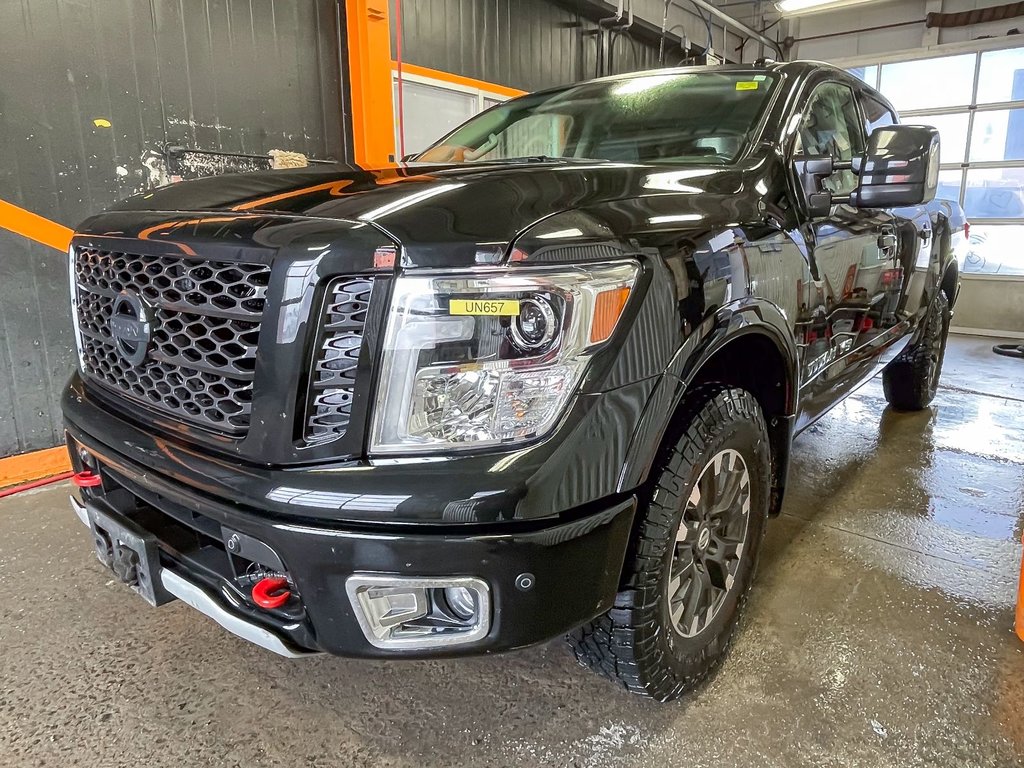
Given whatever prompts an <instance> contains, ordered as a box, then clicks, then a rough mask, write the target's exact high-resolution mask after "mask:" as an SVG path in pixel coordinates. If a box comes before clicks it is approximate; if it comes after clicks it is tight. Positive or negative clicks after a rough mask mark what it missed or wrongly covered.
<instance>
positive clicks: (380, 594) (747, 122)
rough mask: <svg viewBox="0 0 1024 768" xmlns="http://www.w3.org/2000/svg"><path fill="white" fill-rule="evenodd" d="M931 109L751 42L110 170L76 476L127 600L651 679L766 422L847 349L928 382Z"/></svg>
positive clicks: (710, 615)
mask: <svg viewBox="0 0 1024 768" xmlns="http://www.w3.org/2000/svg"><path fill="white" fill-rule="evenodd" d="M381 129H382V130H385V127H383V126H382V127H381ZM938 141H939V139H938V135H937V133H936V132H935V130H934V129H932V128H927V127H916V126H907V125H902V124H900V123H899V120H898V117H897V115H896V112H895V110H894V109H893V108H892V106H891V105H890V104H889V102H887V101H886V99H885V98H884V97H882V96H881V95H880V94H879V93H877V92H875V91H874V90H872V89H871V88H869V87H868V86H866V85H865V84H864V83H862V82H861V81H859V80H857V79H856V78H854V77H852V76H850V75H849V74H847V73H845V72H843V71H841V70H838V69H835V68H833V67H830V66H827V65H824V64H818V63H809V62H793V63H772V62H759V63H758V64H756V65H742V66H724V67H713V68H686V69H661V70H657V71H651V72H639V73H634V74H630V75H623V76H616V77H611V78H604V79H599V80H593V81H589V82H583V83H577V84H574V85H569V86H565V87H562V88H554V89H550V90H545V91H541V92H538V93H533V94H529V95H526V96H523V97H521V98H517V99H513V100H511V101H508V102H505V103H503V104H500V105H498V106H495V107H493V108H492V109H490V110H488V111H486V112H483V113H481V114H479V115H477V116H476V117H474V118H472V119H471V120H470V121H469V122H467V123H466V124H464V125H462V126H461V127H459V128H458V129H456V130H455V131H454V132H452V133H451V134H450V135H448V136H446V137H444V138H442V139H441V140H440V141H438V142H437V143H436V144H435V145H434V146H432V147H430V148H428V149H427V150H426V151H424V152H422V153H420V154H419V155H417V156H415V157H413V158H411V159H410V160H409V161H408V162H403V163H400V164H397V165H395V166H393V167H386V168H378V169H363V168H358V167H352V166H336V167H335V166H331V167H326V168H323V167H318V168H316V169H299V170H288V171H276V172H267V173H254V174H242V175H233V176H222V177H217V178H209V179H202V180H197V181H192V182H184V183H180V184H176V185H172V186H169V187H164V188H161V189H156V190H153V191H151V192H149V193H146V194H143V195H140V196H137V197H133V198H130V199H128V200H126V201H124V202H122V203H120V204H119V205H117V206H115V207H114V208H112V209H110V210H108V211H106V212H104V213H101V214H99V215H97V216H95V217H93V218H91V219H89V220H87V221H86V222H84V223H83V224H82V225H81V226H80V227H79V228H78V230H77V231H76V233H75V235H74V238H73V241H72V245H71V248H70V254H69V275H70V283H71V296H72V303H73V318H74V322H75V336H76V339H77V343H78V370H76V371H75V373H74V375H73V376H72V377H71V380H70V383H69V384H68V386H67V389H66V391H65V393H64V396H63V408H64V413H65V417H66V423H67V443H68V447H69V450H70V453H71V458H72V462H73V464H74V469H75V472H76V474H75V477H74V481H75V483H76V485H78V486H79V487H80V489H81V493H80V498H74V499H73V500H72V503H73V506H74V509H75V511H76V513H77V514H78V516H79V517H80V518H81V520H82V522H83V523H85V524H86V525H88V526H89V529H90V531H91V534H92V538H93V540H94V543H95V547H96V552H97V555H98V556H99V559H100V560H101V561H102V562H103V563H105V564H106V565H108V566H109V567H111V568H112V569H113V570H114V572H115V573H116V574H117V575H118V576H119V577H120V578H121V579H122V580H123V581H124V582H126V583H127V584H129V585H130V586H131V587H132V588H134V589H135V590H136V591H137V592H138V593H139V594H140V595H142V596H143V597H144V598H146V599H147V600H148V601H149V602H150V603H152V604H154V605H159V604H161V603H164V602H166V601H168V600H171V599H174V598H175V597H177V598H181V599H183V600H185V601H186V602H187V603H188V604H190V605H191V606H193V607H195V608H197V609H198V610H200V611H202V612H203V613H205V614H207V615H208V616H210V617H212V618H214V619H215V620H216V621H218V622H219V623H220V624H221V625H223V626H224V627H225V628H226V629H228V630H229V631H231V632H234V633H235V634H237V635H240V636H242V637H244V638H246V639H248V640H250V641H252V642H255V643H257V644H259V645H261V646H263V647H264V648H267V649H269V650H271V651H274V652H276V653H279V654H282V655H285V656H291V657H297V656H303V655H305V654H308V653H315V652H327V653H332V654H339V655H345V656H356V657H378V658H408V657H437V656H454V655H465V654H481V653H491V652H495V651H504V650H509V649H514V648H520V647H523V646H528V645H530V644H534V643H538V642H541V641H545V640H548V639H551V638H554V637H557V636H561V635H565V634H568V636H569V640H570V643H571V645H572V647H573V649H574V651H575V653H576V656H577V658H578V659H579V660H580V662H581V663H583V664H585V665H587V666H590V667H592V668H594V669H595V670H597V671H598V672H600V673H602V674H604V675H606V676H608V677H610V678H611V679H613V680H615V681H617V682H618V683H620V684H621V685H622V686H624V687H625V688H626V689H628V690H630V691H632V692H635V693H640V694H645V695H649V696H652V697H654V698H657V699H659V700H668V699H672V698H674V697H677V696H679V695H680V694H681V693H683V692H685V691H688V690H690V689H692V688H694V687H695V686H696V685H698V684H699V683H700V682H701V681H702V680H703V679H704V678H705V677H706V676H707V674H708V673H709V672H710V671H711V670H712V669H713V668H714V667H715V665H716V664H718V663H719V662H720V661H721V660H722V658H723V657H724V655H725V653H726V651H727V649H728V647H729V644H730V640H731V638H732V636H733V634H734V631H735V628H736V623H737V619H738V617H739V615H740V613H741V610H742V607H743V604H744V598H745V596H746V594H747V592H748V589H749V588H750V585H751V582H752V579H753V576H754V571H755V566H756V564H757V558H758V550H759V547H760V543H761V540H762V536H763V534H764V530H765V526H766V524H767V523H768V520H769V518H770V517H771V516H772V515H776V514H778V512H779V510H780V508H781V505H782V502H783V495H784V491H785V488H786V482H787V470H788V466H789V456H790V446H791V444H792V441H793V439H794V437H795V436H796V435H797V434H798V433H799V432H800V431H801V430H803V429H805V428H806V427H807V426H808V425H810V424H811V423H813V422H814V421H815V420H816V419H818V418H819V417H821V416H822V414H824V413H825V412H826V411H827V410H828V409H829V408H831V407H833V406H834V405H836V403H838V402H840V401H841V400H842V399H843V398H844V397H846V396H847V395H849V394H850V393H851V392H853V391H854V390H855V389H856V388H857V387H858V386H860V385H861V384H863V383H864V382H865V381H867V380H868V379H869V378H871V377H872V376H873V375H875V374H876V373H878V372H882V375H883V377H884V378H883V384H884V389H885V393H886V396H887V398H888V400H889V402H890V403H891V404H892V406H893V407H895V408H897V409H906V410H909V409H921V408H925V407H926V406H928V404H929V402H930V401H931V400H932V398H933V396H934V394H935V388H936V386H937V382H938V378H939V374H940V370H941V366H942V357H943V350H944V345H945V340H946V334H947V330H948V326H949V318H950V312H951V307H952V306H953V304H954V302H955V300H956V296H957V287H958V272H957V254H958V253H959V252H961V251H962V250H963V248H964V245H965V242H966V241H965V234H964V230H965V226H966V223H965V221H964V216H963V213H962V212H961V211H960V209H959V208H958V207H957V206H956V205H955V204H950V203H941V202H937V201H934V200H933V198H934V194H935V189H936V180H937V174H938ZM99 584H100V582H99V581H97V582H96V586H97V588H98V587H99Z"/></svg>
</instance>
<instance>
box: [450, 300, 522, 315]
mask: <svg viewBox="0 0 1024 768" xmlns="http://www.w3.org/2000/svg"><path fill="white" fill-rule="evenodd" d="M448 314H450V315H497V316H500V317H514V316H515V315H518V314H519V301H518V300H517V299H451V300H450V301H449V302H448Z"/></svg>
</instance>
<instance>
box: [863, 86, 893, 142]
mask: <svg viewBox="0 0 1024 768" xmlns="http://www.w3.org/2000/svg"><path fill="white" fill-rule="evenodd" d="M860 104H861V106H862V107H863V108H864V127H865V128H866V129H867V135H868V136H870V135H871V132H872V131H873V130H875V128H882V127H884V126H886V125H896V115H894V114H893V113H892V110H890V109H889V108H888V107H887V106H885V104H883V103H882V102H880V101H878V100H877V99H874V98H872V97H871V96H868V95H867V94H861V97H860Z"/></svg>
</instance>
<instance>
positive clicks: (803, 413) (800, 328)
mask: <svg viewBox="0 0 1024 768" xmlns="http://www.w3.org/2000/svg"><path fill="white" fill-rule="evenodd" d="M864 145H865V135H864V124H863V121H862V119H861V117H860V114H859V112H858V108H857V102H856V97H855V95H854V92H853V90H852V89H851V88H850V87H849V86H847V85H845V84H843V83H840V82H831V81H830V82H824V83H821V84H820V85H818V86H817V87H816V88H815V89H814V90H813V91H812V92H811V94H810V96H809V98H808V99H807V101H806V106H805V108H804V110H803V112H802V117H801V121H800V127H799V130H798V134H797V137H796V140H795V145H794V148H793V156H794V158H796V157H798V156H801V155H803V156H808V157H810V156H831V157H832V158H833V160H835V161H840V162H846V161H851V160H852V159H853V158H855V157H859V156H860V155H861V154H862V153H863V151H864ZM821 184H822V185H823V187H824V188H825V189H827V190H829V191H830V192H831V193H832V194H833V195H834V196H836V197H837V198H839V197H844V196H846V195H849V194H850V192H852V191H853V189H854V188H855V187H856V184H857V176H856V174H855V173H854V172H853V171H852V170H838V171H836V172H834V173H833V174H832V175H831V176H829V177H828V178H825V179H824V180H822V182H821ZM801 230H802V232H803V235H804V239H805V240H806V242H807V245H808V250H809V252H810V260H811V278H812V279H811V281H810V284H809V285H806V286H801V293H802V296H801V300H800V305H801V312H800V314H799V316H798V318H797V327H796V337H797V344H798V345H799V346H800V349H801V366H802V370H801V391H800V413H799V416H798V424H797V428H798V429H799V428H801V427H802V426H806V424H808V423H810V422H811V421H813V420H814V419H815V418H817V417H818V416H819V415H820V414H821V413H823V412H824V411H825V410H827V409H828V408H829V407H830V406H832V405H833V404H835V403H836V402H838V401H839V400H841V399H842V398H843V397H844V396H846V395H847V394H849V392H850V391H852V389H853V388H854V387H856V386H857V385H858V384H859V383H860V382H861V381H863V379H864V378H865V377H866V376H868V375H870V373H871V371H872V369H873V367H874V362H875V358H876V356H877V353H876V350H875V348H874V345H873V344H872V343H871V339H872V337H873V336H874V335H876V334H877V333H879V332H880V329H881V328H882V327H884V325H886V324H887V320H888V318H887V317H886V313H891V312H892V311H894V310H895V306H892V307H889V304H890V303H892V302H891V301H889V299H890V298H891V297H889V296H888V295H887V294H886V290H885V288H884V284H885V281H886V280H891V279H893V278H894V276H895V273H893V272H892V271H891V268H892V264H893V263H894V262H895V256H896V238H895V230H894V227H893V221H892V216H891V215H890V214H888V213H887V212H885V211H880V210H866V209H861V208H855V207H853V206H851V205H848V204H846V203H843V202H840V203H838V204H836V205H833V206H832V207H831V210H830V211H829V213H828V214H827V215H825V216H822V217H819V218H810V217H805V220H804V221H803V222H802V224H801ZM901 284H902V279H901ZM897 287H898V286H897ZM897 297H898V293H897Z"/></svg>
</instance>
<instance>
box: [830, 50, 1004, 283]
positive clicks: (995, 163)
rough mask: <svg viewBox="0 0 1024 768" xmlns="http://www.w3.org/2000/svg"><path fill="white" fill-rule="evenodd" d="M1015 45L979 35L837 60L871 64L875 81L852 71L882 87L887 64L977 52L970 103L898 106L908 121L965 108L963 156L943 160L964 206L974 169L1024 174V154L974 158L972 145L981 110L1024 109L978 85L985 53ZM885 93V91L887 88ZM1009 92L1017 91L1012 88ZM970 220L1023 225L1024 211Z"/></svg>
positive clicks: (983, 275)
mask: <svg viewBox="0 0 1024 768" xmlns="http://www.w3.org/2000/svg"><path fill="white" fill-rule="evenodd" d="M1010 50H1024V44H1022V42H1021V40H1019V39H1017V40H1014V39H1006V38H998V39H992V40H975V41H969V42H965V43H954V44H950V45H942V46H936V47H933V48H922V49H919V50H917V51H914V52H901V53H891V54H886V55H876V56H860V57H851V58H848V59H840V60H837V61H836V62H835V65H836V66H838V67H841V68H844V69H847V70H850V69H855V68H860V69H864V70H868V69H870V68H871V67H874V73H873V74H874V82H868V81H866V80H861V78H860V77H859V76H857V75H856V74H853V73H852V72H850V73H849V74H850V76H851V77H853V78H854V79H856V80H858V81H860V82H862V83H864V84H865V85H867V86H869V87H870V88H872V89H874V90H876V91H877V90H879V88H878V86H879V84H880V83H881V79H882V71H883V69H884V67H885V66H886V65H891V64H899V63H903V62H907V61H920V60H922V59H938V58H945V57H947V56H962V55H964V54H972V56H973V64H972V66H973V73H972V75H973V77H972V86H971V97H970V103H968V104H956V105H952V106H945V107H934V108H928V109H924V108H922V109H913V110H907V111H905V112H900V111H899V110H898V109H897V110H896V111H897V114H898V117H899V122H901V123H905V124H915V123H922V122H926V120H925V118H929V117H938V116H947V115H962V114H966V116H967V135H966V146H965V148H964V155H963V158H960V159H953V160H950V159H949V158H944V161H943V162H942V163H941V164H940V166H939V168H940V170H941V171H943V172H945V173H946V174H947V175H950V176H952V175H953V174H956V176H955V178H957V179H958V184H959V196H958V199H957V202H958V203H959V204H960V206H961V208H962V207H963V206H964V202H965V200H966V197H967V191H968V183H967V182H968V178H969V174H970V173H971V172H972V171H979V170H994V171H1008V170H1010V171H1019V172H1020V173H1021V174H1022V175H1024V158H1019V159H1016V160H1007V159H1003V160H987V161H982V160H971V150H972V146H973V145H974V143H975V138H976V137H975V128H976V127H977V123H978V122H980V121H979V120H978V116H979V115H982V114H984V113H986V112H993V111H1003V110H1013V109H1024V99H1012V98H1009V99H1007V100H1004V101H995V102H993V101H986V102H979V99H978V96H979V89H980V87H981V65H982V60H983V58H984V57H985V55H986V54H989V53H995V52H999V51H1010ZM882 95H883V96H884V95H885V94H882ZM1010 95H1011V96H1012V94H1010ZM965 212H966V211H965ZM968 220H969V221H970V222H971V223H972V224H975V225H977V226H978V227H1003V226H1007V227H1009V226H1015V227H1024V217H1017V218H994V217H980V216H970V215H968ZM961 275H962V276H963V277H967V278H970V279H987V280H992V279H996V280H1015V281H1024V275H1019V274H1017V275H1015V274H1001V273H999V272H980V271H979V272H971V271H967V270H965V269H963V268H961Z"/></svg>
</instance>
